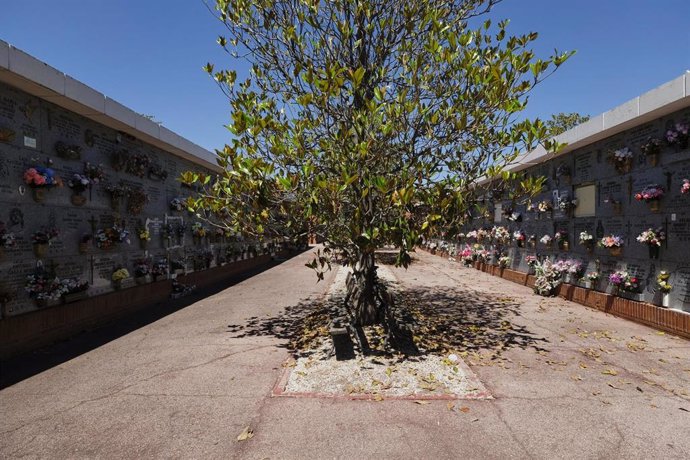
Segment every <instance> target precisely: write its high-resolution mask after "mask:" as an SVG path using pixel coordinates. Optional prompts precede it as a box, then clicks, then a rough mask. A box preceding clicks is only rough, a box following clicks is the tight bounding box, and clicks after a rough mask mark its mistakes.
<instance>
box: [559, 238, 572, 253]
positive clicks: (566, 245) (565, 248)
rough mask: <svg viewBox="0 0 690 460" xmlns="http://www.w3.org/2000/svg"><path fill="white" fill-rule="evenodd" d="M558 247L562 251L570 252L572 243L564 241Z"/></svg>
mask: <svg viewBox="0 0 690 460" xmlns="http://www.w3.org/2000/svg"><path fill="white" fill-rule="evenodd" d="M558 246H559V248H560V249H561V250H562V251H566V252H567V251H570V243H568V242H567V241H562V242H561V244H559V245H558Z"/></svg>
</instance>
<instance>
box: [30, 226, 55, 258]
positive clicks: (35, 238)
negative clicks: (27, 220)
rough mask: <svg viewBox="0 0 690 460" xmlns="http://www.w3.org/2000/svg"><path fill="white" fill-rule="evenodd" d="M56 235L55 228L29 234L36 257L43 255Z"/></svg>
mask: <svg viewBox="0 0 690 460" xmlns="http://www.w3.org/2000/svg"><path fill="white" fill-rule="evenodd" d="M57 236H58V231H57V229H55V228H51V229H46V230H41V231H37V232H34V233H33V234H32V235H31V244H32V245H33V249H34V254H35V255H36V257H37V258H39V259H42V258H43V257H45V255H46V253H47V252H48V247H50V245H51V244H52V243H53V241H54V240H55V239H56V238H57Z"/></svg>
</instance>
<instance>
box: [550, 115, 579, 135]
mask: <svg viewBox="0 0 690 460" xmlns="http://www.w3.org/2000/svg"><path fill="white" fill-rule="evenodd" d="M587 120H589V115H580V114H579V113H577V112H572V113H564V112H561V113H557V114H556V115H551V119H550V120H546V128H547V129H548V131H549V136H552V137H553V136H558V135H559V134H561V133H564V132H566V131H568V130H569V129H570V128H574V127H575V126H577V125H579V124H581V123H584V122H585V121H587Z"/></svg>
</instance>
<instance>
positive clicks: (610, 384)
mask: <svg viewBox="0 0 690 460" xmlns="http://www.w3.org/2000/svg"><path fill="white" fill-rule="evenodd" d="M608 385H609V386H610V387H611V388H614V389H616V390H622V388H619V387H617V386H616V385H614V384H613V383H609V384H608Z"/></svg>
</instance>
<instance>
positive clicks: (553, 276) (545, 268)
mask: <svg viewBox="0 0 690 460" xmlns="http://www.w3.org/2000/svg"><path fill="white" fill-rule="evenodd" d="M534 270H535V273H536V278H535V280H534V292H535V293H536V294H538V295H541V296H552V295H554V294H555V293H556V289H557V288H558V286H560V284H561V282H562V275H561V273H560V272H559V271H558V270H555V269H554V266H553V264H552V263H551V261H550V260H548V259H546V260H544V261H543V262H541V263H540V262H537V263H536V264H535V267H534Z"/></svg>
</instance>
